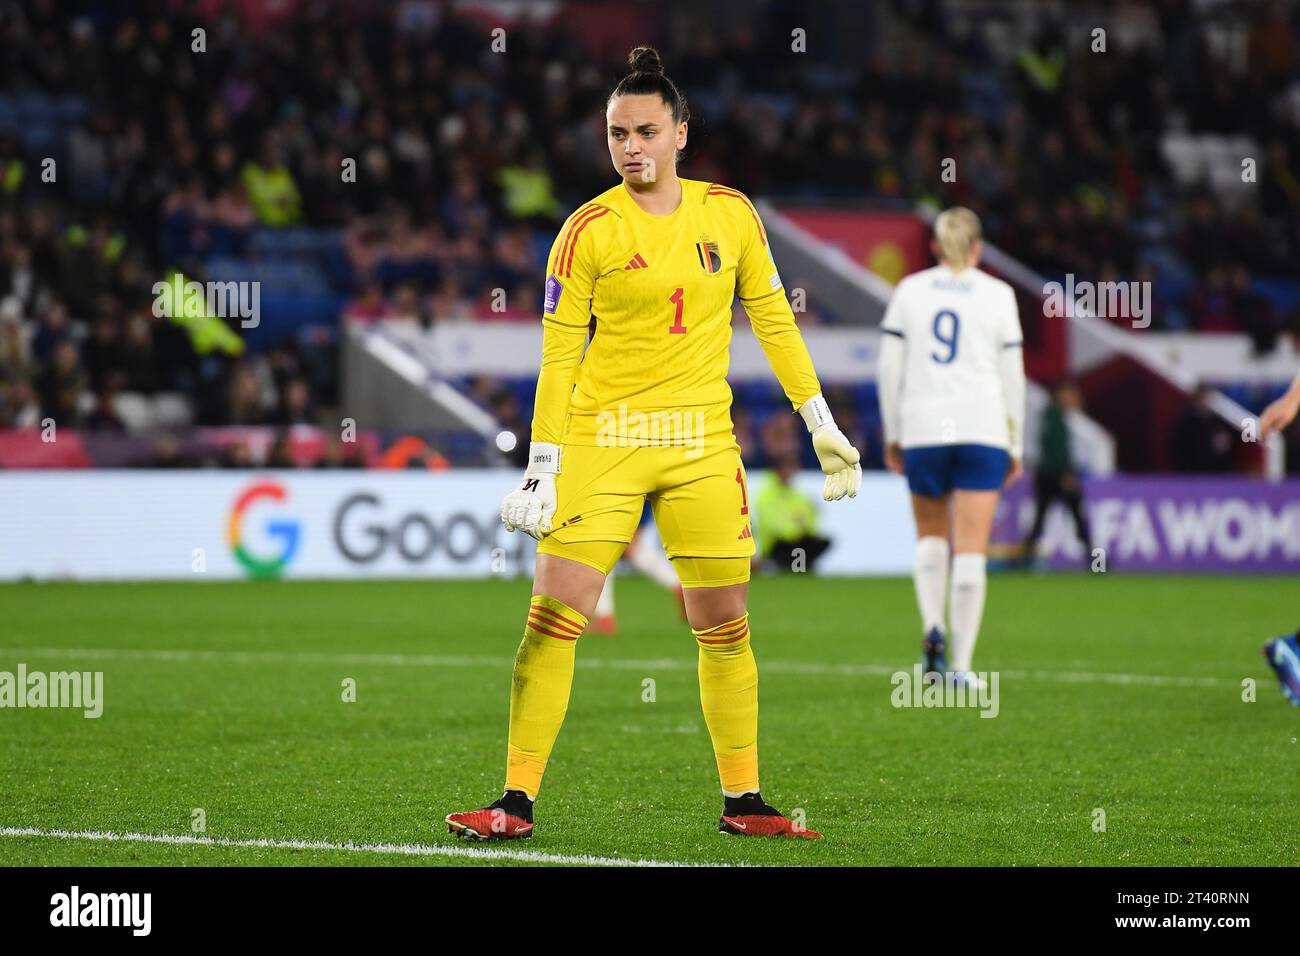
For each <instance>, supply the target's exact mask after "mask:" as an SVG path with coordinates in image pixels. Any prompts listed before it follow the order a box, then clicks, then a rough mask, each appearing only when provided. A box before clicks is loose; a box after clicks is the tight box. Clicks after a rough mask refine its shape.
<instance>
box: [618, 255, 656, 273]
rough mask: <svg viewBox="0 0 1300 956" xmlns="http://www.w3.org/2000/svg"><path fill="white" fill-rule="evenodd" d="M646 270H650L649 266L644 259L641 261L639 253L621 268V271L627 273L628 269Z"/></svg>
mask: <svg viewBox="0 0 1300 956" xmlns="http://www.w3.org/2000/svg"><path fill="white" fill-rule="evenodd" d="M648 268H650V264H649V263H648V262H646V261H645V260H644V259H642V258H641V253H639V252H638V253H637V254H636V255H634V256H633V257H632V258H631V259H629V260H628V261H627V265H625V266H624V267H623V271H624V272H627V270H628V269H648Z"/></svg>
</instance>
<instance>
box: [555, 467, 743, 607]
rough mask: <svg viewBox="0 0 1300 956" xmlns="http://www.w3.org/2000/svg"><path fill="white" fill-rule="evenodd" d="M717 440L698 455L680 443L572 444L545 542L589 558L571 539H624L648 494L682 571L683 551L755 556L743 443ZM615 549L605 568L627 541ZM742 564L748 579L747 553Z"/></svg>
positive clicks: (708, 555) (561, 552) (700, 555)
mask: <svg viewBox="0 0 1300 956" xmlns="http://www.w3.org/2000/svg"><path fill="white" fill-rule="evenodd" d="M717 444H718V446H719V447H717V449H716V450H714V451H709V452H706V453H705V454H702V455H699V456H695V457H693V456H691V455H690V454H689V452H688V451H686V450H683V449H682V448H681V447H640V448H618V447H612V448H601V447H593V446H588V445H565V446H564V452H563V459H562V470H561V472H560V474H559V475H558V476H557V478H556V483H555V487H556V498H557V507H556V511H555V517H554V519H553V527H554V530H553V531H552V532H551V533H550V534H549V535H547V536H546V537H545V538H544V539H543V540H542V542H541V544H540V545H539V547H538V550H539V551H541V552H542V553H545V554H556V555H559V556H560V557H576V558H577V559H578V560H582V557H580V556H578V555H576V554H574V553H569V552H566V549H565V547H564V546H565V545H572V544H581V543H585V542H596V541H606V542H617V543H620V544H622V545H624V546H625V545H626V544H627V543H628V542H630V541H631V540H632V536H633V535H634V534H635V533H636V529H637V525H638V524H639V523H640V521H641V513H642V510H643V509H644V507H645V502H646V500H647V499H648V500H649V501H650V507H651V509H652V510H653V511H654V517H655V525H656V526H657V527H658V529H659V534H660V536H661V537H662V538H663V543H664V550H665V552H667V554H668V557H669V558H671V559H673V563H674V565H675V566H676V567H677V568H678V572H679V575H680V574H682V572H683V570H684V562H682V561H680V560H678V559H685V558H746V559H747V558H749V557H750V556H751V555H753V554H754V535H753V531H752V529H751V528H750V524H749V488H748V486H747V485H746V483H745V466H744V464H743V463H742V462H741V460H740V446H738V445H737V444H736V443H735V442H734V441H732V442H729V443H717ZM575 550H579V549H575ZM612 553H613V559H612V561H608V564H609V566H608V567H603V568H601V570H603V571H605V572H608V571H609V568H610V567H612V566H613V563H615V562H617V560H618V556H619V555H621V554H622V549H621V548H616V549H612ZM584 563H588V564H590V563H592V561H590V560H586V561H584ZM600 563H601V564H605V563H607V562H606V560H601V561H600ZM733 566H734V565H733ZM743 567H744V569H745V573H744V575H743V578H742V579H743V580H748V578H749V575H748V562H747V561H746V562H745V563H744V565H743ZM714 583H715V584H719V583H722V582H714Z"/></svg>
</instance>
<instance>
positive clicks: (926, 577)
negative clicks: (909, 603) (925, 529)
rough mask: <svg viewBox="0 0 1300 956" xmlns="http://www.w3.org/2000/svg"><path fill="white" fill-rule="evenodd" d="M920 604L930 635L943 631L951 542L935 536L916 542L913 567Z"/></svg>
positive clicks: (917, 598)
mask: <svg viewBox="0 0 1300 956" xmlns="http://www.w3.org/2000/svg"><path fill="white" fill-rule="evenodd" d="M912 580H913V581H914V582H915V583H916V603H917V606H918V607H920V609H921V626H922V627H923V628H924V629H925V633H926V634H929V633H930V631H932V630H933V629H934V628H936V627H937V628H939V630H941V631H942V630H943V605H944V601H945V600H947V597H948V539H947V538H940V537H936V536H934V535H929V536H927V537H924V538H921V539H920V540H919V541H917V542H916V563H915V564H914V565H913V566H912Z"/></svg>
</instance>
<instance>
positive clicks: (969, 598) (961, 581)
mask: <svg viewBox="0 0 1300 956" xmlns="http://www.w3.org/2000/svg"><path fill="white" fill-rule="evenodd" d="M986 560H987V559H986V558H985V557H984V555H982V554H956V555H953V558H952V641H951V642H950V643H949V647H950V649H951V650H950V652H949V653H950V655H951V656H950V657H949V666H950V667H951V668H952V669H953V670H955V671H968V670H970V661H971V657H973V656H974V654H975V638H977V637H978V636H979V633H980V619H981V618H982V617H983V616H984V589H985V583H986V580H987V578H986V575H985V564H986Z"/></svg>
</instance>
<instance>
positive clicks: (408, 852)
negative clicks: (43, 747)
mask: <svg viewBox="0 0 1300 956" xmlns="http://www.w3.org/2000/svg"><path fill="white" fill-rule="evenodd" d="M0 837H50V838H54V839H60V840H94V841H99V842H110V843H112V842H117V843H165V844H172V845H176V846H222V847H271V848H274V849H283V850H339V851H343V852H347V853H385V854H390V855H395V856H450V857H460V858H462V859H471V860H482V861H484V862H489V863H490V862H492V861H493V860H520V861H523V862H526V863H556V864H561V865H569V866H639V867H644V866H681V867H696V866H704V867H719V866H722V867H730V866H733V865H735V864H730V863H681V862H677V861H664V860H639V859H632V858H630V857H618V856H593V855H591V854H587V853H581V854H566V853H538V852H534V851H532V850H501V849H487V848H484V849H471V848H470V847H463V846H438V845H436V844H433V845H430V844H424V843H352V842H351V841H349V842H347V843H328V842H325V841H323V840H272V839H268V838H265V837H263V838H261V839H256V840H232V839H228V838H226V837H201V836H189V835H188V834H181V835H176V834H167V833H108V832H104V831H100V830H40V829H37V828H36V827H0ZM739 865H741V866H743V865H744V864H739Z"/></svg>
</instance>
